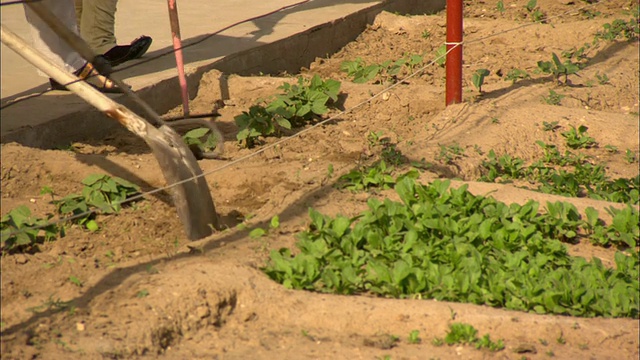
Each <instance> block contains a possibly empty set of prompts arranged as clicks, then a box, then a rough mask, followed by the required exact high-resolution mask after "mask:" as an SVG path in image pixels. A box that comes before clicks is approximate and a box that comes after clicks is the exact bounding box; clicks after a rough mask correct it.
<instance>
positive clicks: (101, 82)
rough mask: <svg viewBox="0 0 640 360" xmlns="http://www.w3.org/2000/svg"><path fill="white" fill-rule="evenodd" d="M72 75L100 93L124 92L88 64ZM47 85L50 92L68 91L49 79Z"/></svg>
mask: <svg viewBox="0 0 640 360" xmlns="http://www.w3.org/2000/svg"><path fill="white" fill-rule="evenodd" d="M73 74H74V75H76V76H77V77H78V78H80V79H81V80H84V82H86V83H87V84H89V85H91V86H92V87H94V88H95V89H97V90H98V91H100V92H102V93H106V94H122V93H123V92H124V91H123V90H122V89H121V88H120V87H119V86H118V85H116V84H115V83H114V82H113V81H111V80H110V79H109V78H107V77H106V76H103V75H100V73H98V71H97V70H96V69H95V68H94V67H93V64H91V63H89V62H88V63H86V64H84V66H83V67H81V68H80V69H78V70H77V71H75V72H74V73H73ZM49 84H51V89H52V90H63V91H68V90H69V89H67V87H66V86H64V85H63V84H60V83H59V82H57V81H55V80H54V79H51V78H50V79H49Z"/></svg>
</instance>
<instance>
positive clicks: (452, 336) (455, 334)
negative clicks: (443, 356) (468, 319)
mask: <svg viewBox="0 0 640 360" xmlns="http://www.w3.org/2000/svg"><path fill="white" fill-rule="evenodd" d="M477 335H478V330H476V329H475V328H474V327H473V326H471V325H469V324H463V323H453V324H450V325H449V331H448V332H447V335H446V336H445V337H444V342H445V343H446V344H447V345H454V344H472V343H474V342H475V341H476V340H477V339H478V336H477Z"/></svg>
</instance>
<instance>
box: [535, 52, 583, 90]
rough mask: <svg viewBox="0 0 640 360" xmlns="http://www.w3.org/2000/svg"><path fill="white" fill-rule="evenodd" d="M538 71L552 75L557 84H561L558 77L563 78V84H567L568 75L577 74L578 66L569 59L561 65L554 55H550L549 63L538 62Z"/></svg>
mask: <svg viewBox="0 0 640 360" xmlns="http://www.w3.org/2000/svg"><path fill="white" fill-rule="evenodd" d="M538 70H539V71H540V72H543V73H545V74H553V75H554V76H555V78H556V81H557V82H559V83H562V82H561V81H560V77H561V76H564V84H568V81H569V75H574V74H577V73H578V71H579V70H580V66H579V64H576V63H574V62H572V61H571V59H566V60H565V62H564V63H563V62H561V61H560V58H558V55H556V53H552V54H551V61H538Z"/></svg>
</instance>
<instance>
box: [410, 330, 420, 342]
mask: <svg viewBox="0 0 640 360" xmlns="http://www.w3.org/2000/svg"><path fill="white" fill-rule="evenodd" d="M421 342H422V339H421V338H420V331H419V330H412V331H411V332H410V333H409V344H420V343H421Z"/></svg>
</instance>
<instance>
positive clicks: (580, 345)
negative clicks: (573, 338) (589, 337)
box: [578, 343, 589, 350]
mask: <svg viewBox="0 0 640 360" xmlns="http://www.w3.org/2000/svg"><path fill="white" fill-rule="evenodd" d="M578 349H580V350H589V344H587V343H580V344H578Z"/></svg>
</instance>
